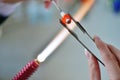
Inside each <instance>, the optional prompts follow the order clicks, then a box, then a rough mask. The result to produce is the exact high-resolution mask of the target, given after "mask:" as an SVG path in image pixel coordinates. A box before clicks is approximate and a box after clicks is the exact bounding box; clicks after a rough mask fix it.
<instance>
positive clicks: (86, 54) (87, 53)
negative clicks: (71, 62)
mask: <svg viewBox="0 0 120 80" xmlns="http://www.w3.org/2000/svg"><path fill="white" fill-rule="evenodd" d="M84 51H85V56H86V57H87V58H88V59H89V57H90V55H89V52H88V51H87V49H84Z"/></svg>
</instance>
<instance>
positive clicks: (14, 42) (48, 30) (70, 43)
mask: <svg viewBox="0 0 120 80" xmlns="http://www.w3.org/2000/svg"><path fill="white" fill-rule="evenodd" d="M35 4H36V3H35ZM39 4H40V5H39V7H37V8H36V7H35V5H33V4H32V5H31V10H33V11H32V12H31V11H30V8H29V7H26V6H25V5H24V6H21V7H20V8H18V9H17V10H16V11H15V13H14V14H13V15H12V16H11V17H10V18H9V19H8V20H7V21H6V23H5V24H3V26H2V27H3V34H2V37H1V38H0V80H10V79H11V78H12V77H13V76H14V75H15V74H16V73H17V72H18V71H19V70H21V68H22V67H24V65H25V64H26V63H27V62H28V61H30V60H32V59H35V58H36V57H37V55H38V54H39V53H40V52H41V51H42V50H43V49H44V48H45V47H46V46H47V44H48V43H49V42H50V41H51V40H52V39H53V38H54V37H55V36H56V34H57V33H58V32H59V31H60V30H61V29H62V26H61V24H60V23H59V18H60V16H59V14H58V12H57V10H56V8H54V6H52V7H51V8H50V9H49V10H45V9H44V7H43V4H42V3H39ZM63 5H64V6H65V4H63ZM69 5H71V6H72V7H70V8H72V9H73V10H70V8H68V7H67V8H68V10H70V13H71V14H72V15H73V14H74V13H75V12H76V11H77V9H78V6H79V5H78V4H76V5H74V4H72V3H71V4H69ZM69 5H68V6H69ZM73 5H74V6H73ZM67 8H66V9H67ZM66 9H64V10H65V11H66ZM27 12H28V13H27ZM30 12H31V13H30ZM66 12H67V11H66ZM81 24H82V25H83V26H84V27H85V29H86V30H87V31H88V32H89V33H90V34H91V35H92V36H93V35H98V36H100V37H101V38H102V40H104V41H105V42H107V43H110V44H113V45H115V46H116V47H118V48H120V37H119V34H120V13H119V14H116V13H114V12H113V11H112V10H111V9H110V6H109V5H108V3H107V1H105V0H96V2H95V4H94V6H93V7H92V9H91V10H90V11H89V13H88V14H87V15H86V17H85V18H84V19H83V20H82V21H81ZM74 31H75V32H77V33H78V32H79V29H78V28H76V29H75V30H74ZM78 35H79V38H80V39H84V38H83V36H81V34H80V33H78ZM86 42H87V43H89V41H87V40H86ZM89 46H92V45H89ZM97 54H99V53H97ZM101 70H102V71H101V73H102V80H108V75H107V74H106V71H105V69H104V67H102V66H101ZM29 80H89V72H88V64H87V58H86V56H85V55H84V48H83V47H82V46H81V45H80V44H79V43H78V42H77V41H76V40H75V39H74V38H73V37H72V36H69V37H68V38H67V39H66V40H65V42H63V44H62V45H61V46H59V47H58V48H57V49H56V50H55V51H54V52H53V54H52V55H51V56H50V57H49V58H47V60H46V61H45V62H44V63H42V64H41V65H40V67H39V68H38V70H37V71H36V72H35V73H34V75H32V76H31V78H30V79H29Z"/></svg>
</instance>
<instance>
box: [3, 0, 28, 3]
mask: <svg viewBox="0 0 120 80" xmlns="http://www.w3.org/2000/svg"><path fill="white" fill-rule="evenodd" d="M20 1H26V0H2V2H4V3H17V2H20Z"/></svg>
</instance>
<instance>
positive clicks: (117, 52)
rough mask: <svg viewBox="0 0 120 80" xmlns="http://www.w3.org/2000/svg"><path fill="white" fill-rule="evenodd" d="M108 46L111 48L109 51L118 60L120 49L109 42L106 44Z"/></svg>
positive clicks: (119, 58)
mask: <svg viewBox="0 0 120 80" xmlns="http://www.w3.org/2000/svg"><path fill="white" fill-rule="evenodd" d="M108 48H109V49H110V50H111V52H112V53H113V54H114V55H115V56H116V58H117V59H118V61H119V62H120V50H119V49H117V48H115V47H114V46H113V45H110V44H108Z"/></svg>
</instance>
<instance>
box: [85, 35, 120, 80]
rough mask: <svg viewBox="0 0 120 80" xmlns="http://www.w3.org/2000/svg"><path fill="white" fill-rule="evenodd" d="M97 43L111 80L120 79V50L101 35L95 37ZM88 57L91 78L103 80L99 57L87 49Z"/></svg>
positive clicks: (91, 79) (92, 79)
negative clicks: (105, 41)
mask: <svg viewBox="0 0 120 80" xmlns="http://www.w3.org/2000/svg"><path fill="white" fill-rule="evenodd" d="M94 40H95V44H96V46H97V48H98V49H99V51H100V54H101V56H102V59H103V63H104V64H105V68H106V70H107V72H108V75H109V79H110V80H120V50H118V49H117V48H115V47H114V46H112V45H109V44H106V43H104V42H103V41H102V40H101V39H100V38H99V37H94ZM85 54H86V56H87V57H88V64H89V72H90V80H101V73H100V68H99V64H98V61H97V59H96V58H95V57H94V56H92V55H91V54H90V53H89V52H88V51H85Z"/></svg>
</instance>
